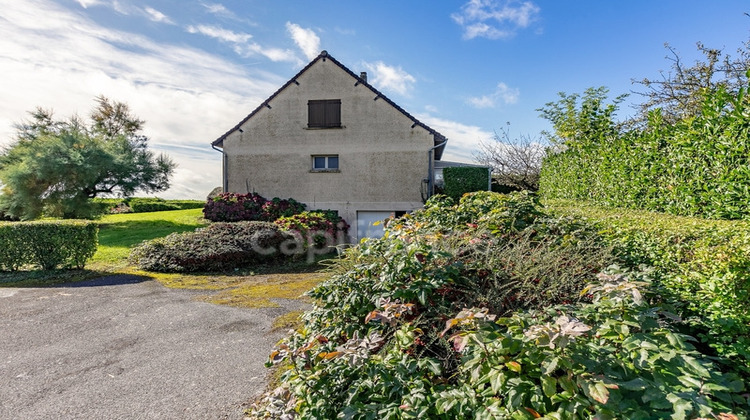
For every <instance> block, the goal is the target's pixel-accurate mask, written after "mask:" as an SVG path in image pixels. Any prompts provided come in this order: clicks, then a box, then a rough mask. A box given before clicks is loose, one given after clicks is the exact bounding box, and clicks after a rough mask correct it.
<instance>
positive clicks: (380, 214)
mask: <svg viewBox="0 0 750 420" xmlns="http://www.w3.org/2000/svg"><path fill="white" fill-rule="evenodd" d="M392 214H393V212H392V211H358V212H357V241H361V240H362V238H381V237H383V232H384V230H383V227H384V226H383V223H382V222H383V220H385V219H387V218H389V217H391V215H392ZM375 222H381V223H380V224H379V225H377V226H374V224H375Z"/></svg>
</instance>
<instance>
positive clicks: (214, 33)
mask: <svg viewBox="0 0 750 420" xmlns="http://www.w3.org/2000/svg"><path fill="white" fill-rule="evenodd" d="M185 30H186V31H188V32H189V33H191V34H201V35H205V36H207V37H209V38H213V39H216V40H218V41H220V42H224V43H227V44H230V45H231V46H232V48H233V49H234V52H235V53H237V54H238V55H240V56H243V57H250V56H254V55H262V56H264V57H266V58H268V59H269V60H271V61H289V62H294V63H297V64H299V62H300V60H299V58H297V56H296V55H295V54H294V52H292V51H289V50H283V49H280V48H266V47H263V46H261V45H260V44H258V43H256V42H250V39H251V38H252V37H253V36H252V35H250V34H248V33H244V32H234V31H231V30H229V29H224V28H222V27H220V26H215V25H197V26H193V25H189V26H187V27H185Z"/></svg>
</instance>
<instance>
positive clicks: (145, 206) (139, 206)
mask: <svg viewBox="0 0 750 420" xmlns="http://www.w3.org/2000/svg"><path fill="white" fill-rule="evenodd" d="M129 207H130V209H131V210H132V212H133V213H149V212H152V211H170V210H180V206H179V205H177V204H172V203H169V202H165V201H151V200H148V201H147V200H140V199H133V200H130V203H129Z"/></svg>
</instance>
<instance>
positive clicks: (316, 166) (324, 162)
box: [312, 155, 339, 171]
mask: <svg viewBox="0 0 750 420" xmlns="http://www.w3.org/2000/svg"><path fill="white" fill-rule="evenodd" d="M312 161H313V171H338V170H339V156H338V155H329V156H313V157H312Z"/></svg>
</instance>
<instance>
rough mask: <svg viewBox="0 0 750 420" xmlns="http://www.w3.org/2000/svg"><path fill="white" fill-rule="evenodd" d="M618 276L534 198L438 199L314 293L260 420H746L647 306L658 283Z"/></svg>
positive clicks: (353, 253)
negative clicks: (719, 419)
mask: <svg viewBox="0 0 750 420" xmlns="http://www.w3.org/2000/svg"><path fill="white" fill-rule="evenodd" d="M616 261H617V260H616V258H615V257H614V256H613V255H612V253H611V252H610V249H609V247H608V245H607V244H606V243H605V241H603V240H602V238H601V237H599V235H598V233H597V231H596V229H594V228H592V227H591V226H589V225H588V224H586V223H584V222H582V221H580V220H577V219H572V218H554V217H550V216H547V215H546V214H544V212H542V211H541V209H540V207H539V206H538V204H537V202H536V200H535V198H534V197H533V196H531V195H529V194H512V195H510V196H501V195H497V194H491V193H475V194H469V195H466V196H464V197H463V198H462V199H461V201H460V202H459V203H458V204H455V205H454V204H452V203H451V202H450V201H449V200H445V201H441V200H439V199H434V200H432V201H430V202H428V204H427V206H426V208H425V210H424V211H418V212H415V214H414V215H412V216H409V217H404V218H401V219H395V220H391V221H389V222H388V225H387V229H386V234H385V236H384V237H383V238H382V239H378V240H368V241H366V242H364V243H363V244H361V245H360V246H359V247H357V248H353V249H351V250H349V251H348V252H347V254H346V256H345V258H344V259H342V260H340V261H339V262H338V263H337V264H336V265H335V266H334V268H333V276H332V278H331V279H330V280H328V281H326V282H324V283H322V284H321V285H319V286H318V287H317V288H316V289H314V290H313V291H311V292H310V293H309V294H310V296H312V297H313V298H314V299H316V305H315V307H314V308H313V310H311V311H310V312H308V313H307V314H306V315H305V317H304V327H303V328H301V329H299V330H298V331H296V332H295V333H294V334H292V335H291V336H290V337H289V338H288V339H287V340H285V341H284V342H282V343H281V344H280V345H279V347H278V349H277V350H276V351H275V352H274V353H272V355H271V362H274V363H279V364H281V366H282V368H283V369H285V371H284V373H283V375H282V382H281V386H280V387H279V388H278V389H277V390H275V391H274V392H271V393H269V394H268V395H267V396H266V398H265V399H264V401H263V403H262V404H260V405H259V406H258V407H256V411H255V415H256V416H258V417H263V416H268V417H270V418H294V417H295V416H299V417H301V418H338V417H343V418H443V419H453V418H533V417H535V416H541V415H549V416H550V418H579V417H590V416H599V417H602V418H610V417H612V416H613V415H614V416H617V415H625V417H631V416H634V417H637V416H639V415H642V414H643V413H648V412H653V413H657V414H658V417H663V416H665V415H666V414H665V413H677V414H680V415H681V416H682V418H688V417H689V416H692V417H697V416H705V417H708V416H710V415H712V414H713V415H717V416H718V415H720V414H721V413H735V414H737V415H746V412H745V411H746V409H745V408H744V407H746V404H747V399H746V396H745V395H744V394H742V392H743V389H744V387H745V385H744V383H743V381H742V380H741V379H740V378H739V377H738V376H737V375H734V374H729V373H726V372H722V370H721V369H723V368H725V366H723V365H715V364H714V363H713V361H712V360H711V359H709V358H707V357H705V356H704V355H703V354H701V353H700V352H698V351H697V350H696V349H695V348H693V347H692V346H691V345H690V344H689V343H688V341H689V340H690V339H689V338H688V337H685V336H683V335H680V334H679V333H678V329H679V326H680V324H679V322H678V321H676V320H675V319H676V317H674V316H671V315H669V312H667V311H666V310H665V309H667V308H662V307H659V306H652V305H651V304H650V302H652V300H651V299H644V298H643V296H642V294H645V293H646V291H647V290H648V288H647V285H646V283H643V282H640V280H646V276H645V275H643V274H641V273H639V272H636V273H633V274H629V275H628V276H625V275H622V274H620V273H617V272H610V273H609V274H607V275H603V276H600V277H597V273H599V272H601V271H602V270H605V267H606V266H608V265H609V264H611V263H613V262H616ZM587 284H594V285H595V286H594V287H592V288H590V289H589V290H588V291H587V292H586V293H584V294H580V293H579V292H580V291H581V290H583V289H584V288H585V286H586V285H587ZM653 301H654V302H656V300H653ZM498 316H505V318H497V317H498ZM496 318H497V321H495V319H496ZM719 366H721V368H720V367H719ZM652 397H659V398H656V399H649V398H652ZM661 397H663V398H661ZM283 416H286V417H283ZM608 416H609V417H608ZM679 417H680V416H679V415H678V418H679ZM692 417H691V418H692Z"/></svg>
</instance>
